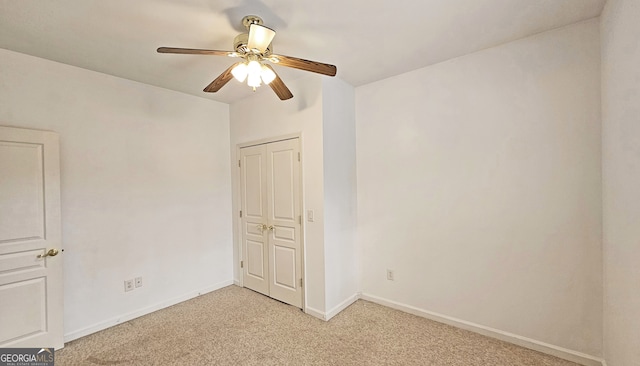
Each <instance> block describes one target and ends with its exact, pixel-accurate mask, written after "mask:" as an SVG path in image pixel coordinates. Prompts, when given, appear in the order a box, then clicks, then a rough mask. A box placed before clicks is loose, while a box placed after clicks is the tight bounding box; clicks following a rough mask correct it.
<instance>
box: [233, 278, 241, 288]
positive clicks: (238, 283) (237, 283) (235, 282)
mask: <svg viewBox="0 0 640 366" xmlns="http://www.w3.org/2000/svg"><path fill="white" fill-rule="evenodd" d="M233 284H234V285H236V286H238V287H242V284H241V283H240V280H233Z"/></svg>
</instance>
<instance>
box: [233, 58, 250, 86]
mask: <svg viewBox="0 0 640 366" xmlns="http://www.w3.org/2000/svg"><path fill="white" fill-rule="evenodd" d="M248 73H249V70H248V68H247V64H246V63H244V62H243V63H241V64H238V65H236V67H234V68H233V70H231V75H233V77H234V78H235V79H236V80H238V81H239V82H243V81H244V80H245V79H246V78H247V74H248Z"/></svg>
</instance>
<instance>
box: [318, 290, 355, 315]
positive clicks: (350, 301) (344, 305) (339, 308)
mask: <svg viewBox="0 0 640 366" xmlns="http://www.w3.org/2000/svg"><path fill="white" fill-rule="evenodd" d="M359 298H360V294H358V293H355V294H353V295H351V296H349V297H348V298H347V299H345V300H344V301H343V302H341V303H339V304H338V305H337V306H335V307H334V308H333V309H331V310H329V311H328V312H327V314H326V316H325V317H326V320H327V321H329V320H331V318H333V317H334V316H336V315H338V313H339V312H341V311H342V310H344V309H346V308H348V307H349V305H351V304H353V303H354V302H356V301H358V299H359Z"/></svg>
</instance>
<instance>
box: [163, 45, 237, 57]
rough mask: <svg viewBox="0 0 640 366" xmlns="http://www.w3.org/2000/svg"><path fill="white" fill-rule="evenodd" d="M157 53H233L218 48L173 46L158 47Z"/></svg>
mask: <svg viewBox="0 0 640 366" xmlns="http://www.w3.org/2000/svg"><path fill="white" fill-rule="evenodd" d="M158 53H181V54H187V55H214V56H229V54H233V52H231V51H219V50H201V49H196V48H174V47H160V48H158Z"/></svg>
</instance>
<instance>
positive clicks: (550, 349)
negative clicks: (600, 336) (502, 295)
mask: <svg viewBox="0 0 640 366" xmlns="http://www.w3.org/2000/svg"><path fill="white" fill-rule="evenodd" d="M360 298H361V299H363V300H368V301H371V302H374V303H376V304H380V305H384V306H387V307H390V308H393V309H397V310H400V311H404V312H405V313H409V314H413V315H417V316H420V317H423V318H427V319H431V320H434V321H437V322H439V323H444V324H448V325H451V326H454V327H456V328H461V329H465V330H468V331H471V332H474V333H479V334H482V335H485V336H487V337H491V338H496V339H499V340H501V341H505V342H509V343H513V344H515V345H518V346H521V347H525V348H529V349H532V350H534V351H538V352H542V353H546V354H548V355H551V356H555V357H558V358H562V359H565V360H568V361H572V362H576V363H579V364H581V365H585V366H606V363H605V362H604V360H603V359H601V358H599V357H595V356H591V355H587V354H585V353H581V352H577V351H573V350H570V349H566V348H562V347H558V346H554V345H552V344H549V343H544V342H540V341H537V340H535V339H531V338H527V337H522V336H519V335H517V334H513V333H509V332H504V331H501V330H498V329H494V328H490V327H485V326H483V325H480V324H475V323H471V322H468V321H465V320H460V319H456V318H453V317H450V316H446V315H442V314H437V313H434V312H431V311H427V310H423V309H419V308H417V307H414V306H411V305H406V304H402V303H399V302H396V301H392V300H388V299H384V298H381V297H378V296H374V295H369V294H366V293H363V294H362V295H361V297H360Z"/></svg>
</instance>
